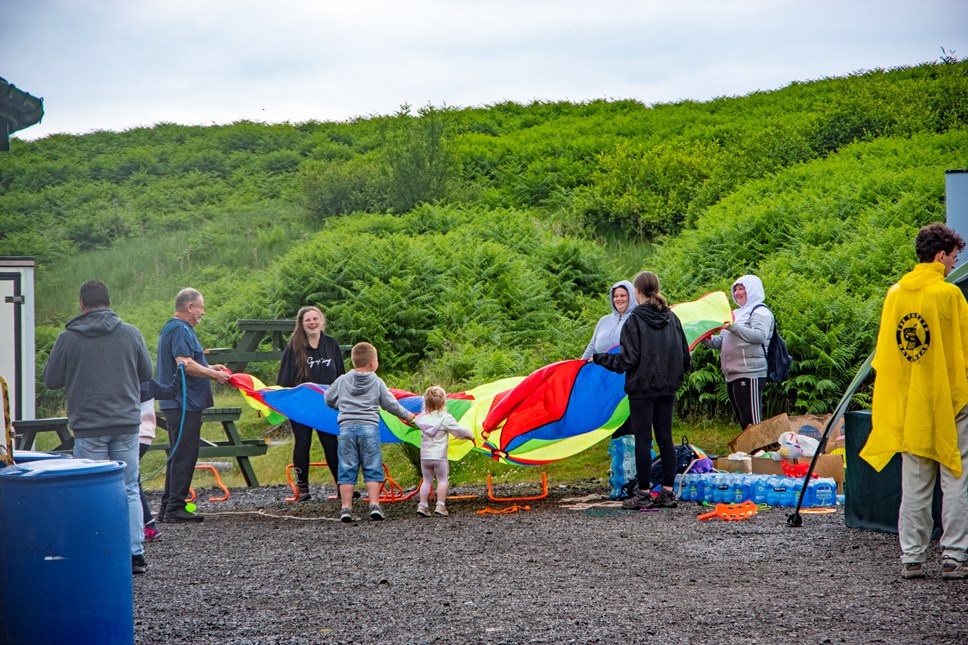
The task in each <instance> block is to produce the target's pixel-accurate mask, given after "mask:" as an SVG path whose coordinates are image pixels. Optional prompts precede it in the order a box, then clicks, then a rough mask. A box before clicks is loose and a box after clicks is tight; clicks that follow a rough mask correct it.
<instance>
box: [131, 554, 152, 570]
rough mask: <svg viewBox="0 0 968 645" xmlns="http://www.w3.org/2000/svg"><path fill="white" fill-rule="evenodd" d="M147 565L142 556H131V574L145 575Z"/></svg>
mask: <svg viewBox="0 0 968 645" xmlns="http://www.w3.org/2000/svg"><path fill="white" fill-rule="evenodd" d="M147 572H148V565H147V564H145V556H143V555H133V556H131V573H147Z"/></svg>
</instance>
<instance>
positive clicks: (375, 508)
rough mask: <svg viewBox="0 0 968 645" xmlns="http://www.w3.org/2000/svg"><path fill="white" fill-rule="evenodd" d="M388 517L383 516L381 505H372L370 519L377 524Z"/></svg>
mask: <svg viewBox="0 0 968 645" xmlns="http://www.w3.org/2000/svg"><path fill="white" fill-rule="evenodd" d="M386 518H387V516H386V515H384V514H383V509H382V508H380V505H379V504H370V519H371V520H374V521H376V522H379V521H380V520H385V519H386Z"/></svg>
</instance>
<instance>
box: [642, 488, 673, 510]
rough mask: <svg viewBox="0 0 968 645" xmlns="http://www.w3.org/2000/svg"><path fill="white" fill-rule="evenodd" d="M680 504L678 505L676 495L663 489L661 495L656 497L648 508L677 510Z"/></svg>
mask: <svg viewBox="0 0 968 645" xmlns="http://www.w3.org/2000/svg"><path fill="white" fill-rule="evenodd" d="M678 505H679V504H677V503H676V495H675V493H673V492H672V491H669V490H666V489H664V488H663V489H661V490H660V491H659V494H658V495H657V496H656V498H655V499H654V500H652V503H651V504H649V506H648V508H675V507H677V506H678Z"/></svg>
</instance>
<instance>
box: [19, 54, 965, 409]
mask: <svg viewBox="0 0 968 645" xmlns="http://www.w3.org/2000/svg"><path fill="white" fill-rule="evenodd" d="M966 122H968V63H964V62H957V63H948V64H924V65H920V66H916V67H911V68H902V69H894V70H876V71H872V72H867V73H862V74H856V75H852V76H850V77H846V78H831V79H823V80H818V81H814V82H809V83H794V84H791V85H790V86H788V87H786V88H783V89H781V90H778V91H775V92H761V93H754V94H751V95H748V96H744V97H735V98H721V99H717V100H715V101H710V102H706V103H695V102H683V103H677V104H671V105H656V106H646V105H643V104H641V103H638V102H634V101H620V102H607V101H594V102H590V103H583V104H571V103H535V104H531V105H518V104H513V103H502V104H497V105H492V106H487V107H481V108H473V109H463V110H449V109H435V108H432V107H427V108H422V109H419V110H411V109H410V108H409V107H407V106H404V107H403V108H401V110H400V111H399V112H398V113H397V114H395V115H390V116H386V117H373V118H366V119H358V120H353V121H350V122H344V123H318V122H308V123H301V124H281V125H262V124H256V123H249V122H240V123H236V124H233V125H230V126H217V127H185V126H178V125H171V124H161V125H158V126H155V127H153V128H140V129H135V130H130V131H126V132H122V133H107V132H99V133H94V134H90V135H84V136H66V135H56V136H52V137H48V138H45V139H42V140H38V141H34V142H29V143H26V142H20V141H16V140H15V141H14V145H13V150H12V152H11V153H10V154H7V155H5V156H3V157H2V158H0V254H5V255H33V256H35V257H37V258H38V261H39V267H38V270H37V280H36V282H37V314H38V316H37V317H38V334H37V335H38V363H39V364H40V365H41V366H42V365H43V362H44V360H45V358H46V353H47V351H48V350H49V347H50V345H51V343H52V342H53V339H54V338H55V336H56V334H57V332H58V331H59V330H60V329H61V327H62V325H63V322H64V321H65V320H67V319H68V318H70V317H71V316H73V315H74V314H75V310H76V293H77V291H76V290H77V286H78V284H79V283H80V282H81V281H82V280H84V279H87V278H90V277H97V278H99V279H102V280H104V281H105V282H106V283H107V284H108V285H109V287H110V288H111V289H112V293H113V296H114V301H115V305H116V309H117V310H118V311H119V312H120V313H121V315H122V316H123V317H124V318H125V319H126V320H129V321H130V322H133V323H135V324H136V325H138V326H139V327H140V328H141V329H142V330H143V332H144V334H145V336H146V338H147V339H148V340H149V345H152V344H153V340H154V338H156V335H157V331H158V329H160V327H161V325H162V324H163V323H164V321H165V319H166V318H167V316H168V315H169V314H170V311H171V303H172V300H173V297H174V294H175V293H176V292H177V290H178V289H179V288H181V287H183V286H188V285H191V286H195V287H197V288H199V289H201V290H202V291H203V293H205V295H206V299H207V304H208V309H209V312H210V313H209V316H208V317H207V318H206V320H205V321H204V322H203V323H202V325H201V326H200V327H199V334H200V336H201V337H202V340H203V342H204V343H205V344H206V345H208V346H228V345H231V344H232V342H233V340H234V337H235V334H236V330H235V328H234V325H233V322H234V320H236V319H238V318H259V317H290V316H292V315H293V314H294V313H295V310H296V309H297V308H298V306H300V305H301V304H304V303H309V302H313V303H318V304H319V305H321V306H322V308H323V309H324V310H325V311H326V312H327V314H328V316H329V319H330V331H331V332H332V333H333V335H335V336H336V337H337V338H338V339H339V340H340V342H343V343H352V342H355V341H358V340H363V339H368V340H373V341H375V342H376V343H377V344H378V345H379V346H380V347H381V350H382V351H383V357H384V358H385V361H384V367H385V372H384V377H385V378H386V379H387V381H388V382H389V383H390V384H391V385H396V386H400V387H406V388H409V389H417V388H419V387H422V386H423V385H425V384H427V383H429V382H432V381H433V382H440V383H442V384H443V385H444V386H445V387H448V388H452V389H458V388H462V387H465V386H468V385H473V384H476V383H479V382H483V381H486V380H490V379H493V378H496V377H499V376H507V375H511V374H523V373H526V372H528V371H530V370H533V369H535V368H537V367H539V366H541V365H544V364H547V363H549V362H551V361H554V360H558V359H561V358H565V357H571V356H577V355H578V354H579V353H580V352H581V350H582V349H583V347H584V344H585V343H586V342H587V339H588V336H589V335H590V333H591V330H592V327H593V326H594V323H595V320H596V319H597V318H598V317H599V316H601V315H602V314H604V313H605V312H606V311H607V310H608V309H607V302H606V300H605V297H604V291H605V289H606V288H607V286H608V285H609V284H611V283H612V282H613V281H615V280H617V279H620V278H630V277H631V276H632V275H633V274H634V273H635V272H636V271H638V270H640V269H642V268H654V269H656V270H657V271H658V273H659V274H660V276H661V277H662V279H663V283H664V287H665V290H666V291H667V293H668V295H669V296H670V297H671V299H672V300H683V299H690V298H693V297H695V296H697V295H701V294H702V293H706V292H708V291H710V290H714V289H723V288H726V287H728V285H729V284H730V283H731V282H732V280H733V279H734V278H735V277H737V276H738V275H741V274H743V273H748V272H755V273H757V274H758V275H760V276H761V277H762V278H763V279H764V283H765V286H766V289H767V297H768V300H769V302H770V304H771V306H772V307H773V308H774V310H775V311H776V313H777V315H778V317H779V321H780V324H781V325H782V329H783V331H784V334H785V335H786V337H787V339H788V342H789V344H790V346H791V350H792V352H793V354H794V356H795V359H796V364H795V367H794V376H795V378H794V379H793V380H792V381H790V382H788V383H786V384H784V386H783V387H782V388H773V389H771V392H770V397H769V402H768V403H769V411H770V412H774V411H779V410H786V411H790V412H822V411H825V410H828V409H830V408H831V407H832V404H833V402H834V401H836V399H837V398H838V397H839V394H840V392H841V391H842V389H843V387H844V386H845V384H846V383H847V382H848V381H849V379H850V377H851V375H852V372H853V369H854V368H855V367H856V366H857V365H858V364H859V362H860V361H861V360H863V358H864V357H865V356H866V354H867V353H868V352H869V351H870V349H871V347H872V344H873V332H874V328H875V326H876V319H877V309H878V307H879V300H880V298H881V294H882V293H883V291H884V289H885V287H886V286H887V285H888V284H890V283H891V282H893V281H894V280H895V279H896V278H897V277H898V276H899V275H900V274H901V273H902V272H903V271H904V270H905V269H906V268H907V267H908V266H909V265H910V264H911V262H913V259H914V258H913V252H912V250H911V248H910V240H911V238H912V236H913V233H914V231H916V229H917V227H918V226H920V225H922V224H923V223H926V222H928V221H932V220H936V219H943V218H944V202H943V191H944V174H943V171H944V170H945V169H950V168H960V167H966V166H968V145H966V143H968V141H966V133H965V125H966ZM696 359H697V367H696V370H694V372H693V373H692V374H691V375H690V377H689V382H688V384H687V385H686V387H685V388H684V391H683V396H682V402H681V406H680V407H681V410H680V412H681V413H682V414H685V415H688V416H690V417H692V418H694V419H700V418H708V417H723V416H725V413H726V409H725V405H724V402H725V391H724V388H723V386H722V382H721V378H720V377H719V375H718V371H717V368H716V365H715V356H713V355H712V354H711V353H709V352H706V351H705V350H699V351H697V354H696ZM254 369H262V370H264V371H266V372H271V370H272V369H273V368H272V366H262V367H261V368H258V367H256V368H254ZM38 373H39V370H38ZM264 376H269V378H271V374H264ZM38 392H40V393H41V394H40V412H41V413H52V412H54V411H56V410H57V409H58V408H59V406H60V405H61V403H60V401H61V400H60V398H59V397H58V395H57V394H51V393H48V392H46V391H45V390H44V389H43V387H42V386H39V387H38ZM864 396H865V395H864V394H863V393H862V394H861V395H860V397H859V399H858V401H859V402H860V403H863V401H864V400H865V399H864Z"/></svg>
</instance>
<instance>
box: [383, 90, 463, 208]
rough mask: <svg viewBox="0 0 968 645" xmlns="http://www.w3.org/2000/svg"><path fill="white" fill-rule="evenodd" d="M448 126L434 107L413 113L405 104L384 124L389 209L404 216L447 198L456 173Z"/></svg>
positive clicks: (423, 108)
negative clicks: (425, 204) (413, 209)
mask: <svg viewBox="0 0 968 645" xmlns="http://www.w3.org/2000/svg"><path fill="white" fill-rule="evenodd" d="M446 131H447V123H446V121H445V119H444V115H443V114H442V113H441V112H440V111H439V110H437V109H435V108H434V107H433V106H426V107H422V108H420V109H418V110H417V116H416V117H414V116H412V115H411V114H410V106H408V105H404V106H403V107H401V108H400V110H399V111H398V112H397V113H396V114H395V115H394V117H393V118H392V119H389V120H387V121H386V122H385V124H384V129H383V131H382V132H383V141H384V144H383V156H384V160H385V163H386V165H387V168H388V175H389V186H388V188H389V195H388V197H389V206H390V208H391V209H392V210H394V211H396V212H398V213H403V212H406V211H409V210H410V209H412V208H413V207H414V206H416V205H417V204H421V203H433V202H436V201H438V200H440V199H443V198H444V197H446V195H447V192H448V189H449V184H450V182H451V175H452V174H453V170H452V168H453V165H454V162H453V159H452V153H451V151H450V150H449V149H448V144H447V141H446Z"/></svg>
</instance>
